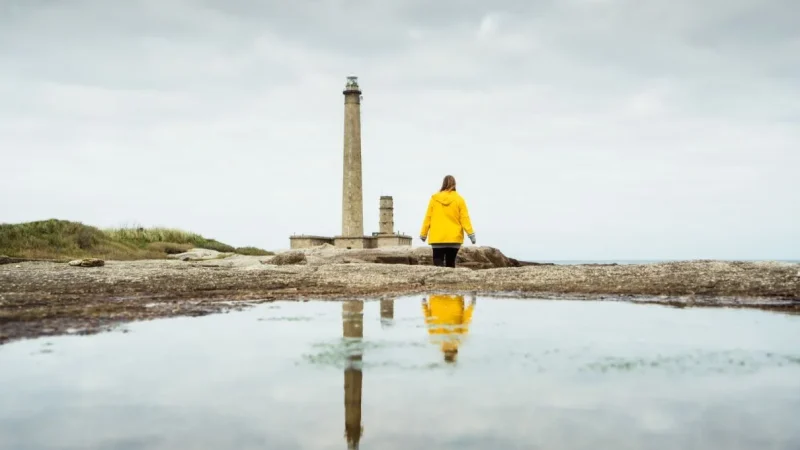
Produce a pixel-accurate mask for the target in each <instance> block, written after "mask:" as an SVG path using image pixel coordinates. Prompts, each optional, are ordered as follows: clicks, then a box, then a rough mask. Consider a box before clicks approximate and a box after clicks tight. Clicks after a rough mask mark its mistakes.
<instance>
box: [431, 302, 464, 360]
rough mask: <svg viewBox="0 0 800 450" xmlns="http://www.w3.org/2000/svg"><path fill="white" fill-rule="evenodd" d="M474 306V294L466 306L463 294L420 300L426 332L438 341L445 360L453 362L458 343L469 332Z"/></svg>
mask: <svg viewBox="0 0 800 450" xmlns="http://www.w3.org/2000/svg"><path fill="white" fill-rule="evenodd" d="M474 308H475V297H474V296H473V297H472V298H471V300H470V304H469V306H466V307H465V305H464V296H463V295H431V296H430V298H429V299H428V300H427V301H426V300H425V299H423V300H422V312H423V313H424V314H425V322H426V323H427V324H428V334H430V336H431V337H432V338H433V340H434V341H439V342H440V345H441V348H442V352H443V353H444V360H445V361H446V362H450V363H451V362H455V360H456V355H457V354H458V345H459V343H460V342H461V340H462V339H463V336H464V335H465V334H467V333H468V332H469V323H470V321H471V320H472V310H473V309H474Z"/></svg>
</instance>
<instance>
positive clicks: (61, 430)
mask: <svg viewBox="0 0 800 450" xmlns="http://www.w3.org/2000/svg"><path fill="white" fill-rule="evenodd" d="M124 331H127V332H123V331H122V330H121V331H115V332H112V333H104V334H100V335H96V336H66V337H58V338H43V339H36V340H29V341H21V342H15V343H11V344H8V345H5V346H2V347H0V449H14V450H27V449H37V450H38V449H223V448H224V449H286V450H289V449H344V448H357V447H360V448H362V449H386V450H389V449H413V448H439V449H537V448H541V449H545V448H547V449H606V448H607V449H612V448H613V449H682V450H685V449H798V448H800V425H798V417H800V316H790V315H783V314H778V313H768V312H763V311H748V310H724V309H672V308H667V307H659V306H649V305H633V304H625V303H604V302H578V301H574V302H571V301H552V300H550V301H536V300H513V299H493V298H484V297H479V298H477V299H476V301H475V302H474V303H473V301H472V299H471V298H470V297H469V296H467V297H457V296H450V297H447V296H442V297H428V298H425V297H408V298H399V299H396V300H393V301H391V300H389V301H387V300H383V301H377V300H375V301H366V302H360V301H347V302H303V303H298V302H275V303H270V304H264V305H260V306H258V307H256V308H253V309H250V310H247V311H242V312H234V313H229V314H220V315H212V316H207V317H202V318H178V319H165V320H157V321H151V322H144V323H134V324H130V325H127V326H126V327H125V330H124Z"/></svg>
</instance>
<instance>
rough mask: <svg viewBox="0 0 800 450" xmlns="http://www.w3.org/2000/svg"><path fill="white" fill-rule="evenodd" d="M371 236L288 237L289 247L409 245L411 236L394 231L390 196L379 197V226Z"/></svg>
mask: <svg viewBox="0 0 800 450" xmlns="http://www.w3.org/2000/svg"><path fill="white" fill-rule="evenodd" d="M379 230H380V231H378V232H377V233H372V236H360V237H359V236H356V237H351V236H333V237H328V236H315V235H308V234H300V235H294V236H290V237H289V243H290V248H292V249H302V248H311V247H316V246H319V245H324V244H328V245H333V246H334V247H337V248H347V249H365V248H383V247H397V246H405V247H409V246H411V236H406V235H404V234H400V233H395V232H394V202H393V200H392V197H391V196H388V195H385V196H382V197H381V207H380V226H379Z"/></svg>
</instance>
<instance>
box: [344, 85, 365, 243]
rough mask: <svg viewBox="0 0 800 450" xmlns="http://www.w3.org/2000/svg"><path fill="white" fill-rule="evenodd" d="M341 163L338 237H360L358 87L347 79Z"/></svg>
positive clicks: (362, 232) (359, 106)
mask: <svg viewBox="0 0 800 450" xmlns="http://www.w3.org/2000/svg"><path fill="white" fill-rule="evenodd" d="M343 94H344V164H343V165H342V167H343V174H342V236H343V237H359V238H361V237H363V236H364V200H363V193H362V186H361V88H360V87H359V86H358V78H357V77H353V76H351V77H347V84H346V85H345V89H344V92H343Z"/></svg>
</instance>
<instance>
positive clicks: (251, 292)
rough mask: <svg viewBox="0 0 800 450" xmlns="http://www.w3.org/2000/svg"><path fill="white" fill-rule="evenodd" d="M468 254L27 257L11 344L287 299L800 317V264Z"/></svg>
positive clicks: (8, 303) (4, 299)
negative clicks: (555, 303) (82, 261)
mask: <svg viewBox="0 0 800 450" xmlns="http://www.w3.org/2000/svg"><path fill="white" fill-rule="evenodd" d="M468 249H469V250H468ZM465 250H466V251H464V252H462V255H463V258H464V260H463V261H462V265H461V267H460V268H457V269H447V268H439V267H433V266H430V265H429V264H430V261H429V260H427V259H426V258H429V256H428V255H429V253H430V250H429V249H425V248H422V249H410V248H406V249H402V248H401V249H381V250H380V251H368V250H361V251H358V250H351V251H342V250H336V249H330V248H317V249H310V250H305V251H302V252H285V253H280V254H278V255H276V256H269V257H255V256H241V255H234V256H226V255H220V254H218V253H216V252H211V251H201V250H197V251H192V252H189V253H187V254H182V255H175V258H174V259H172V260H146V261H130V262H122V261H106V262H105V264H104V265H103V266H99V267H81V266H80V265H70V264H67V263H54V262H31V261H27V262H26V261H18V260H17V261H13V262H10V263H6V264H0V343H2V342H7V341H10V340H14V339H19V338H25V337H35V336H44V335H57V334H65V333H93V332H97V331H100V330H103V329H106V328H108V327H110V326H114V325H116V324H119V323H122V322H127V321H133V320H146V319H152V318H158V317H170V316H182V315H204V314H209V313H214V312H221V311H225V310H230V309H237V308H243V307H247V306H249V305H253V304H255V303H260V302H265V301H272V300H276V299H287V300H288V299H291V300H306V299H343V298H354V297H356V298H386V297H398V296H404V295H412V294H419V295H424V294H425V293H428V292H476V293H478V294H483V295H494V296H515V297H529V298H532V297H535V298H565V299H575V300H592V299H593V300H604V301H633V302H643V303H657V304H665V305H670V306H678V307H686V306H727V307H753V308H765V309H777V310H784V311H795V312H800V264H792V263H779V262H722V261H685V262H670V263H659V264H640V265H538V264H535V263H524V262H520V261H516V260H513V259H511V258H508V257H506V256H505V255H503V254H502V253H501V252H499V251H498V250H496V249H492V248H486V247H480V248H475V247H467V248H465Z"/></svg>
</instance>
